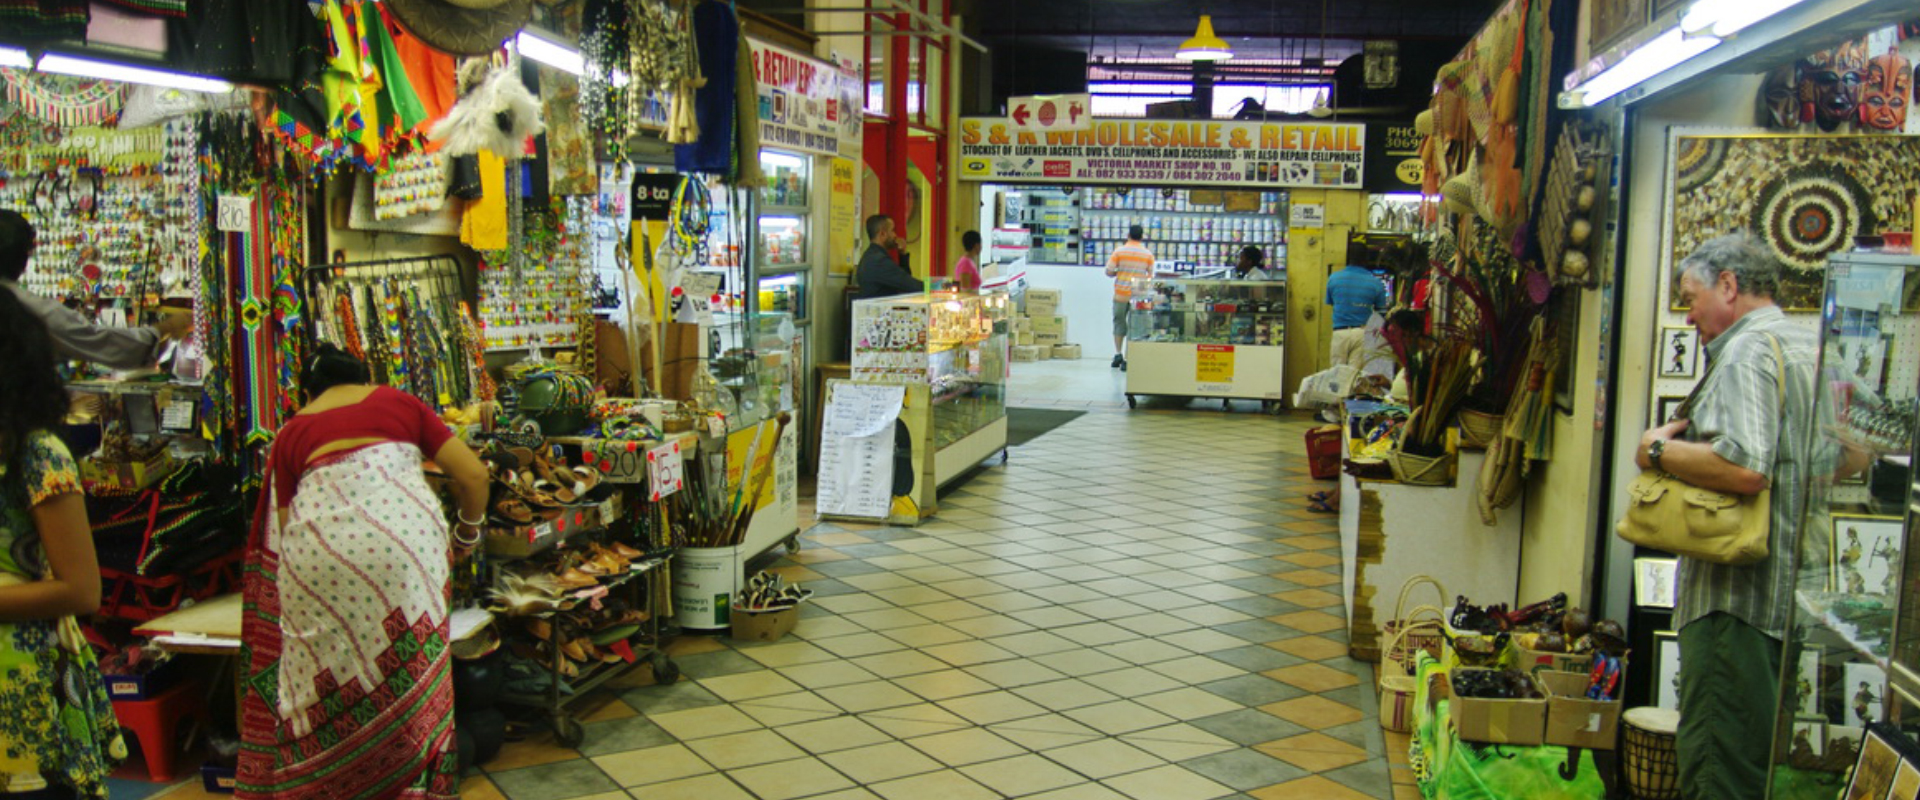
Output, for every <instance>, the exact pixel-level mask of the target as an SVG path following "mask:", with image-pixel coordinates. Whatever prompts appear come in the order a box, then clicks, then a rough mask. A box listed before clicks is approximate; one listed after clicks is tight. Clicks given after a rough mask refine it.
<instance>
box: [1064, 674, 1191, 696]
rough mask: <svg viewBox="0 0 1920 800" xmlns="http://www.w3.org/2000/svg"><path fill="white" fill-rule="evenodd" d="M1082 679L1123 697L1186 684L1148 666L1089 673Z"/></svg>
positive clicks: (1175, 687)
mask: <svg viewBox="0 0 1920 800" xmlns="http://www.w3.org/2000/svg"><path fill="white" fill-rule="evenodd" d="M1082 680H1084V681H1086V682H1087V683H1088V684H1089V685H1092V686H1094V687H1096V688H1099V689H1105V690H1106V691H1109V692H1112V693H1114V694H1117V695H1120V696H1121V697H1139V696H1141V695H1148V694H1156V693H1159V692H1165V691H1170V690H1173V689H1178V688H1180V687H1181V686H1184V685H1186V684H1184V683H1182V682H1180V681H1176V680H1174V679H1172V678H1169V677H1167V676H1165V675H1162V674H1160V673H1158V672H1154V671H1152V670H1149V669H1147V668H1146V667H1127V668H1125V669H1116V670H1113V671H1110V672H1102V673H1099V674H1096V675H1088V676H1086V677H1084V678H1082Z"/></svg>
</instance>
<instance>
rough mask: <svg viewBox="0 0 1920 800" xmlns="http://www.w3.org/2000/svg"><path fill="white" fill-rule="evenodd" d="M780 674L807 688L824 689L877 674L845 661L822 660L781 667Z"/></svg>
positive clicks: (856, 681) (872, 678) (864, 679)
mask: <svg viewBox="0 0 1920 800" xmlns="http://www.w3.org/2000/svg"><path fill="white" fill-rule="evenodd" d="M780 674H781V675H785V676H786V677H787V680H790V681H793V682H794V683H797V684H799V685H801V686H805V687H807V688H809V689H825V688H827V687H830V686H845V685H846V684H849V683H859V682H861V681H870V680H874V679H876V678H877V677H879V676H876V675H874V674H873V673H871V672H868V671H866V670H864V669H861V668H859V667H857V666H854V665H853V664H851V663H848V662H845V661H837V660H836V661H823V662H820V663H818V664H800V665H798V666H792V667H781V668H780Z"/></svg>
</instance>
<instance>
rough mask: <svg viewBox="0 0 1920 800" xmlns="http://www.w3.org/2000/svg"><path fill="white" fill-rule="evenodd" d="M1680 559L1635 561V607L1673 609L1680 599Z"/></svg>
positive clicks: (1644, 559)
mask: <svg viewBox="0 0 1920 800" xmlns="http://www.w3.org/2000/svg"><path fill="white" fill-rule="evenodd" d="M1679 572H1680V561H1679V559H1673V558H1636V559H1634V560H1633V602H1634V605H1639V606H1647V607H1650V608H1673V604H1674V601H1675V600H1676V599H1678V595H1679V584H1678V577H1679Z"/></svg>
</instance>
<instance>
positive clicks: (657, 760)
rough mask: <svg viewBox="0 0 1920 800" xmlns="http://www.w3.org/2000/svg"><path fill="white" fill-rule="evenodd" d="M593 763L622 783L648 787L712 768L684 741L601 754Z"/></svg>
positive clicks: (703, 773) (622, 784)
mask: <svg viewBox="0 0 1920 800" xmlns="http://www.w3.org/2000/svg"><path fill="white" fill-rule="evenodd" d="M593 763H594V764H595V765H596V766H598V767H600V769H601V770H602V771H604V772H606V773H607V777H610V778H612V779H613V781H614V783H618V784H620V785H621V786H645V785H647V784H653V783H660V782H662V781H671V780H678V779H680V778H690V777H693V776H695V775H705V774H707V773H709V772H712V771H713V765H712V764H708V763H707V762H706V761H705V760H704V759H702V758H700V757H699V756H698V755H695V754H694V752H693V751H692V750H691V749H688V748H687V746H686V745H683V744H669V745H663V746H660V747H649V748H646V749H644V750H629V751H627V752H625V753H614V754H613V755H606V756H598V757H596V758H594V759H593Z"/></svg>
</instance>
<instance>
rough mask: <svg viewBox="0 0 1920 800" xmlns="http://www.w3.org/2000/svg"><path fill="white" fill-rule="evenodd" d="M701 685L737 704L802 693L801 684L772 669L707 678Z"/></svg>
mask: <svg viewBox="0 0 1920 800" xmlns="http://www.w3.org/2000/svg"><path fill="white" fill-rule="evenodd" d="M700 685H701V686H702V687H704V688H706V690H707V691H709V692H713V693H714V695H716V696H718V697H719V698H720V699H722V700H727V701H729V702H735V703H737V702H740V701H742V700H752V699H755V698H759V697H771V696H773V695H777V694H790V693H792V692H797V691H800V684H797V683H794V682H793V681H790V680H787V679H786V678H785V677H782V676H781V675H780V673H778V672H774V671H773V670H770V669H767V670H759V671H757V672H742V673H738V674H735V675H722V676H720V677H718V678H705V679H702V680H701V681H700Z"/></svg>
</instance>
